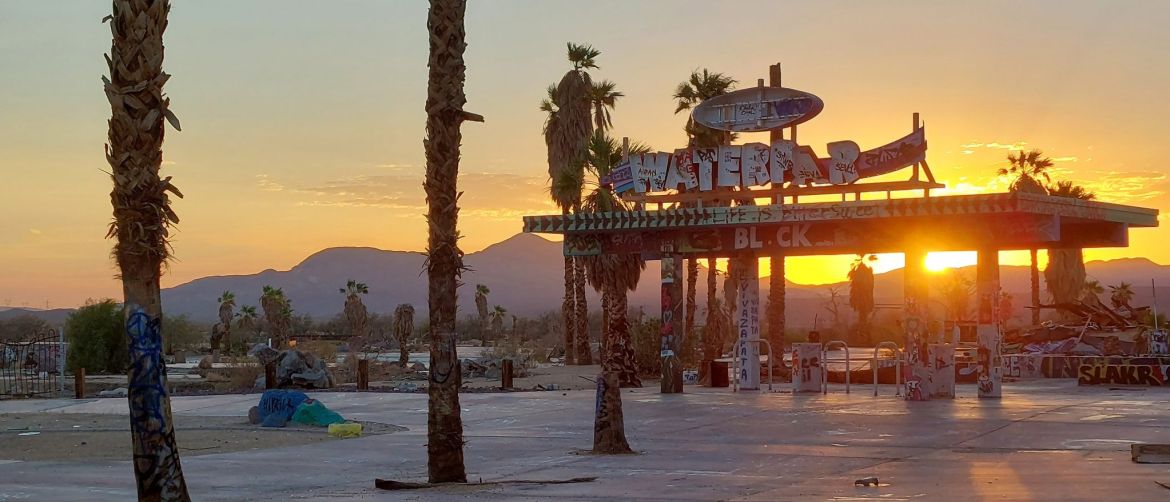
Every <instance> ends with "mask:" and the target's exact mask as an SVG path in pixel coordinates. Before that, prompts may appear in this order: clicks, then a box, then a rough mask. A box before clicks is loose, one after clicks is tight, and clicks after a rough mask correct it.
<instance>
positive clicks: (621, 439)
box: [593, 286, 632, 453]
mask: <svg viewBox="0 0 1170 502" xmlns="http://www.w3.org/2000/svg"><path fill="white" fill-rule="evenodd" d="M618 295H619V294H618V293H617V292H616V291H615V290H614V288H613V287H612V286H606V287H605V288H603V291H602V293H601V304H602V306H603V307H602V308H603V309H604V310H603V311H602V317H603V318H605V319H609V321H608V322H607V323H605V324H606V327H607V329H606V330H605V331H602V334H601V337H602V343H601V347H602V349H601V350H602V352H601V374H599V375H597V407H596V409H595V411H594V413H595V415H594V417H593V452H594V453H632V451H631V450H630V444H629V442H627V441H626V427H625V419H624V416H623V414H622V395H621V389H620V387H621V373H622V368H621V367H620V365H619V364H617V363H618V360H619V358H618V357H617V354H615V353H614V352H613V351H614V349H615V348H616V347H618V345H617V343H616V340H617V339H619V338H621V334H620V333H621V332H623V331H624V332H626V333H627V338H628V333H629V326H627V325H626V319H625V316H624V315H622V314H620V313H619V312H618V311H617V310H616V309H615V305H616V304H617V303H619V301H617V300H616V298H615V297H617V296H618Z"/></svg>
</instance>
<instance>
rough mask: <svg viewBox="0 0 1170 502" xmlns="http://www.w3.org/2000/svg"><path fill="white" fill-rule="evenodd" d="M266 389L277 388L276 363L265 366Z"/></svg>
mask: <svg viewBox="0 0 1170 502" xmlns="http://www.w3.org/2000/svg"><path fill="white" fill-rule="evenodd" d="M264 388H265V389H275V388H276V361H272V362H269V363H268V364H265V365H264Z"/></svg>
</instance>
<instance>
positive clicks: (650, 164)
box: [602, 127, 926, 193]
mask: <svg viewBox="0 0 1170 502" xmlns="http://www.w3.org/2000/svg"><path fill="white" fill-rule="evenodd" d="M828 151H829V157H828V158H818V157H817V156H816V154H815V153H814V152H813V151H812V148H809V147H807V146H803V145H798V144H796V142H794V141H791V140H786V139H781V140H776V141H774V142H772V144H771V145H765V144H763V143H748V144H745V145H724V146H720V147H713V148H692V149H680V150H675V151H674V152H673V153H671V152H652V153H646V154H642V155H631V156H630V157H629V159H628V160H626V161H623V162H622V163H621V164H619V165H618V166H617V167H615V168H614V170H613V172H612V173H611V174H610V175H609V176H608V177H606V178H604V179H602V183H607V184H611V185H613V186H614V189H615V190H617V191H618V192H619V193H621V192H628V191H630V190H633V191H634V192H637V193H648V192H665V191H668V190H683V189H685V190H692V191H693V190H699V191H710V190H714V189H716V188H727V187H738V188H750V187H761V186H764V185H772V186H780V185H782V184H784V183H792V184H795V185H811V184H814V183H819V184H830V183H831V184H835V185H844V184H849V183H853V182H855V181H857V180H859V179H861V178H869V177H874V176H881V175H883V174H887V173H891V172H894V171H897V170H899V169H903V168H906V167H909V166H912V165H914V164H916V163H918V162H922V161H923V160H925V159H926V130H925V129H924V128H922V127H919V128H918V129H916V130H915V131H914V132H912V133H910V134H908V135H906V136H905V137H902V138H900V139H898V140H896V141H894V142H892V143H890V144H887V145H884V146H881V147H878V148H874V149H872V150H866V151H864V152H863V151H861V148H860V147H858V146H857V143H854V142H852V141H836V142H833V143H829V144H828Z"/></svg>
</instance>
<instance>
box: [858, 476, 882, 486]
mask: <svg viewBox="0 0 1170 502" xmlns="http://www.w3.org/2000/svg"><path fill="white" fill-rule="evenodd" d="M870 485H873V486H877V485H878V478H877V477H876V476H870V477H868V478H861V479H859V480H857V481H854V482H853V486H870Z"/></svg>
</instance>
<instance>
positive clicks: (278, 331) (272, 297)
mask: <svg viewBox="0 0 1170 502" xmlns="http://www.w3.org/2000/svg"><path fill="white" fill-rule="evenodd" d="M260 308H261V309H262V310H264V321H265V322H266V323H267V324H268V334H269V336H271V337H272V342H273V345H275V346H276V347H277V349H280V348H283V347H284V345H285V342H286V341H288V334H289V329H291V327H292V324H291V322H292V306H291V305H290V303H289V300H288V298H287V297H285V296H284V290H283V289H281V288H274V287H272V286H270V285H265V286H264V289H263V290H262V293H261V294H260Z"/></svg>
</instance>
